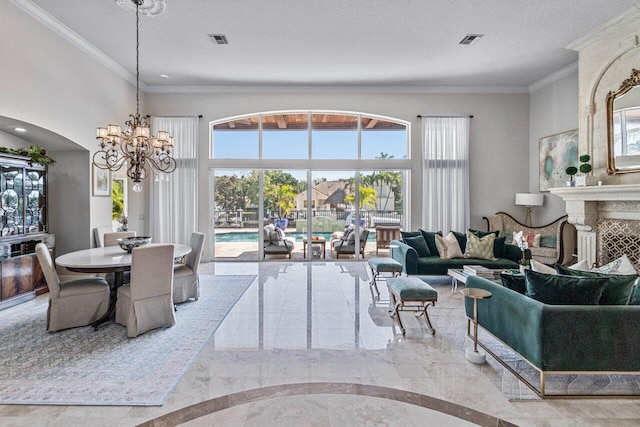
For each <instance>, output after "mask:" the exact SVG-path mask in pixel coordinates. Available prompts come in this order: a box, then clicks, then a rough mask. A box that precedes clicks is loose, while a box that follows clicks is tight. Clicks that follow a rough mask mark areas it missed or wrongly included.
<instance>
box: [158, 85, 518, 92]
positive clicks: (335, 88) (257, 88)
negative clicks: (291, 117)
mask: <svg viewBox="0 0 640 427" xmlns="http://www.w3.org/2000/svg"><path fill="white" fill-rule="evenodd" d="M145 92H148V93H242V94H254V93H256V94H262V93H280V94H282V93H285V94H286V93H292V94H296V93H401V94H404V93H434V94H435V93H439V94H446V93H451V94H522V93H529V88H528V87H527V86H358V85H345V86H288V85H281V86H270V85H264V86H257V85H256V86H251V85H246V86H241V85H234V86H223V85H219V86H152V85H147V87H146V90H145Z"/></svg>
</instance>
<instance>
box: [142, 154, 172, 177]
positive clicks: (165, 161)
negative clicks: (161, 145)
mask: <svg viewBox="0 0 640 427" xmlns="http://www.w3.org/2000/svg"><path fill="white" fill-rule="evenodd" d="M147 163H149V166H151V170H153V171H154V172H156V173H171V172H173V171H175V170H176V166H177V165H176V159H174V158H173V157H171V156H169V155H167V154H166V153H161V154H160V155H156V156H155V157H148V158H147Z"/></svg>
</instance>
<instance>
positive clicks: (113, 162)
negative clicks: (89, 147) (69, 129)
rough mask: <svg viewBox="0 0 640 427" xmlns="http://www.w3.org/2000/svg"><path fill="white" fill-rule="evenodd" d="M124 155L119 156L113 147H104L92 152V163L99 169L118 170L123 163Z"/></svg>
mask: <svg viewBox="0 0 640 427" xmlns="http://www.w3.org/2000/svg"><path fill="white" fill-rule="evenodd" d="M125 160H126V159H125V157H123V156H119V155H118V151H117V150H116V149H115V148H106V147H105V148H104V149H102V150H100V151H96V152H95V153H94V154H93V164H94V165H95V166H96V167H97V168H100V169H106V170H110V171H117V170H120V168H121V167H122V165H124V163H125Z"/></svg>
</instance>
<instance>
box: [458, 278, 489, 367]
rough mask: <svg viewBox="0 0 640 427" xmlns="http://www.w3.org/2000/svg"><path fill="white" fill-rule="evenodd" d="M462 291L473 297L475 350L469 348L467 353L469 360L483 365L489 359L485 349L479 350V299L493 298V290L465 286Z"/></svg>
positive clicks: (465, 294)
mask: <svg viewBox="0 0 640 427" xmlns="http://www.w3.org/2000/svg"><path fill="white" fill-rule="evenodd" d="M460 293H461V294H462V295H464V296H465V297H466V298H472V299H473V350H471V349H470V348H468V349H467V350H466V352H465V355H466V357H467V360H468V361H469V362H472V363H477V364H479V365H481V364H483V363H485V362H486V361H487V356H486V354H485V353H484V352H483V351H478V300H479V299H485V298H491V292H489V291H486V290H484V289H478V288H464V289H462V290H460ZM467 325H468V323H467ZM467 333H468V332H467Z"/></svg>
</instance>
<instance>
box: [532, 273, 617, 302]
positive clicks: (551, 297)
mask: <svg viewBox="0 0 640 427" xmlns="http://www.w3.org/2000/svg"><path fill="white" fill-rule="evenodd" d="M524 279H525V285H526V287H527V292H526V295H527V296H528V297H530V298H533V299H535V300H537V301H540V302H542V303H544V304H551V305H596V304H598V301H600V297H601V296H602V291H603V290H604V287H605V285H606V283H607V279H602V278H594V277H574V276H563V275H560V274H558V275H555V276H554V275H552V274H544V273H538V272H537V271H533V270H525V272H524Z"/></svg>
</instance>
